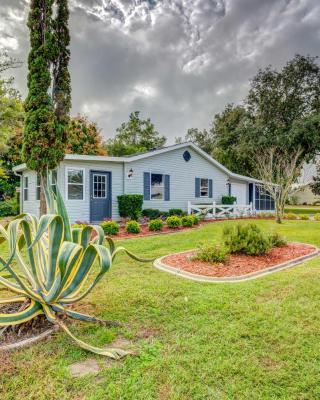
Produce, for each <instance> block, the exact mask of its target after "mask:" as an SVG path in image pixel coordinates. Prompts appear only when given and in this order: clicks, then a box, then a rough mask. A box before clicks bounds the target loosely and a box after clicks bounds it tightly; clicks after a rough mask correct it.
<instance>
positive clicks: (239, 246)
mask: <svg viewBox="0 0 320 400" xmlns="http://www.w3.org/2000/svg"><path fill="white" fill-rule="evenodd" d="M223 235H224V243H225V246H227V247H228V248H229V249H230V252H231V253H243V254H247V255H250V256H258V255H262V254H265V253H267V251H268V250H270V249H271V247H272V246H271V242H270V239H269V237H268V236H267V235H266V234H265V233H263V232H262V231H261V229H260V228H259V227H258V226H257V225H256V224H252V223H250V224H246V225H243V224H237V225H236V226H227V227H226V228H225V229H224V231H223Z"/></svg>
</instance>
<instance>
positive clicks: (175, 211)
mask: <svg viewBox="0 0 320 400" xmlns="http://www.w3.org/2000/svg"><path fill="white" fill-rule="evenodd" d="M184 214H185V213H184V212H183V211H182V210H181V208H170V210H169V215H170V216H171V215H177V216H178V217H181V216H182V215H184Z"/></svg>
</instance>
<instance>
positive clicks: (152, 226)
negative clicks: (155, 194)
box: [148, 219, 163, 232]
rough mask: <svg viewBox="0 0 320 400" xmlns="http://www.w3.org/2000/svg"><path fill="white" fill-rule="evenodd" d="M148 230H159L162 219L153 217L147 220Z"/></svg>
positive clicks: (161, 226)
mask: <svg viewBox="0 0 320 400" xmlns="http://www.w3.org/2000/svg"><path fill="white" fill-rule="evenodd" d="M148 227H149V231H152V232H154V231H161V230H162V229H163V221H162V220H161V219H153V220H151V221H150V222H149V225H148Z"/></svg>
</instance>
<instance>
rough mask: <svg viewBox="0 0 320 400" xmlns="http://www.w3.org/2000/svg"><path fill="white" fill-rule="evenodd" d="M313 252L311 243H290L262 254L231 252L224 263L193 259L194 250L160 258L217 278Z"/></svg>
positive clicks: (192, 271)
mask: <svg viewBox="0 0 320 400" xmlns="http://www.w3.org/2000/svg"><path fill="white" fill-rule="evenodd" d="M313 252H314V247H313V246H311V245H306V244H300V243H290V244H288V245H287V246H283V247H275V248H273V249H272V250H270V251H269V252H268V253H267V254H265V255H263V256H247V255H244V254H232V255H231V256H230V258H229V260H228V261H226V262H225V263H219V264H211V263H208V262H203V261H193V260H192V256H193V255H194V254H195V251H194V250H192V251H188V252H184V253H176V254H171V255H169V256H167V257H164V258H163V259H162V262H163V263H164V264H166V265H168V266H170V267H174V268H176V269H178V270H183V271H187V272H190V273H192V274H196V275H203V276H212V277H217V278H222V277H231V276H242V275H246V274H250V273H253V272H258V271H263V270H265V269H268V268H270V267H272V266H274V265H278V264H281V263H284V262H286V261H290V260H294V259H295V258H298V257H301V256H305V255H308V254H311V253H313Z"/></svg>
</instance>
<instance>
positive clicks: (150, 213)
mask: <svg viewBox="0 0 320 400" xmlns="http://www.w3.org/2000/svg"><path fill="white" fill-rule="evenodd" d="M142 215H143V216H144V217H147V218H149V219H150V220H153V219H157V218H160V217H161V215H162V213H161V211H160V210H158V209H156V208H145V209H144V210H142Z"/></svg>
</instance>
